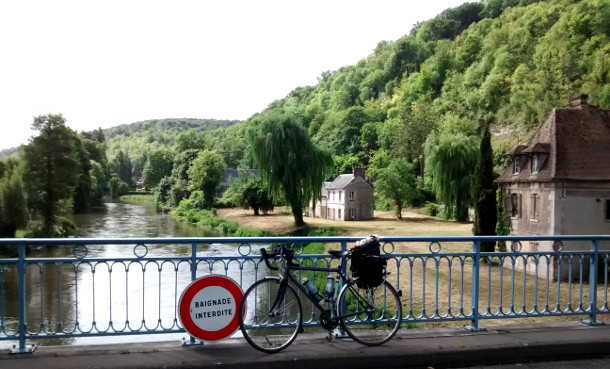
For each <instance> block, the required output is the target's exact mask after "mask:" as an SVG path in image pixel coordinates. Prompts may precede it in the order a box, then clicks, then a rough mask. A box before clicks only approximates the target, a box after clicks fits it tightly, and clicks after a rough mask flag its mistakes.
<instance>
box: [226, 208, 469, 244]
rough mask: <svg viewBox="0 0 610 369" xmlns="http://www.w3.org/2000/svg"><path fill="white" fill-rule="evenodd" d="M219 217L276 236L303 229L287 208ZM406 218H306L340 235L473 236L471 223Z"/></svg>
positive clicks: (388, 214) (378, 214) (410, 214)
mask: <svg viewBox="0 0 610 369" xmlns="http://www.w3.org/2000/svg"><path fill="white" fill-rule="evenodd" d="M217 217H219V218H222V219H228V220H232V221H235V222H237V223H238V224H239V225H240V226H243V227H249V228H256V229H261V230H266V231H269V232H272V233H274V234H295V233H297V232H298V231H299V230H300V228H299V227H295V225H294V218H293V216H292V214H290V213H289V212H287V211H285V210H284V208H276V209H275V211H274V212H273V213H269V214H266V215H258V216H254V215H253V213H252V211H251V210H244V209H237V208H229V209H218V210H217ZM402 217H403V219H402V220H400V219H396V217H395V216H394V212H393V211H375V216H374V219H373V220H366V221H339V220H329V219H322V218H311V217H305V218H304V220H305V223H306V226H307V227H310V228H327V229H328V228H331V229H334V230H335V231H336V232H337V235H340V236H354V237H360V236H363V237H364V236H369V235H371V234H379V235H382V236H471V235H472V223H470V222H456V221H447V220H442V219H438V218H434V217H431V216H428V215H425V214H422V213H420V212H419V209H407V210H405V211H403V213H402Z"/></svg>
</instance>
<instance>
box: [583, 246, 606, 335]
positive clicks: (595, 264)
mask: <svg viewBox="0 0 610 369" xmlns="http://www.w3.org/2000/svg"><path fill="white" fill-rule="evenodd" d="M591 251H592V254H591V257H590V258H589V319H585V320H582V322H583V323H585V324H588V325H602V324H604V323H601V322H598V321H597V279H598V273H599V270H598V268H599V241H598V240H597V239H593V240H591Z"/></svg>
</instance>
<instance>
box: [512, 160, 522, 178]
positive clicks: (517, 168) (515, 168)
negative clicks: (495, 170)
mask: <svg viewBox="0 0 610 369" xmlns="http://www.w3.org/2000/svg"><path fill="white" fill-rule="evenodd" d="M519 172H521V159H520V158H519V157H518V156H517V157H515V160H513V174H519Z"/></svg>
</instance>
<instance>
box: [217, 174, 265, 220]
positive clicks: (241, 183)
mask: <svg viewBox="0 0 610 369" xmlns="http://www.w3.org/2000/svg"><path fill="white" fill-rule="evenodd" d="M223 201H226V202H227V203H229V204H231V205H233V206H239V207H243V208H244V209H247V208H251V209H252V210H253V211H254V215H259V214H260V211H262V212H263V213H265V214H266V213H268V212H270V211H272V210H273V201H272V199H271V196H270V195H269V191H267V188H266V187H265V186H264V185H263V182H262V180H261V179H260V178H259V177H257V176H256V175H254V174H253V173H252V172H251V171H249V170H247V169H242V168H240V169H239V171H238V177H237V178H236V179H235V180H233V181H232V182H231V185H230V186H229V188H228V189H227V191H226V192H225V193H224V195H223Z"/></svg>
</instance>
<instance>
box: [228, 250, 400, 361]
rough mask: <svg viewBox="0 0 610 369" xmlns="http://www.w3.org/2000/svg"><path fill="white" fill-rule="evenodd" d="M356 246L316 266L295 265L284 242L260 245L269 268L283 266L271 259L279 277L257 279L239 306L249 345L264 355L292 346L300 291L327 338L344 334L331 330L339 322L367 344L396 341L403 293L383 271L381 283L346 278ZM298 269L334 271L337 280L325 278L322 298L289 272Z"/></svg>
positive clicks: (298, 319) (334, 253)
mask: <svg viewBox="0 0 610 369" xmlns="http://www.w3.org/2000/svg"><path fill="white" fill-rule="evenodd" d="M352 250H353V249H350V250H346V251H329V252H328V253H329V254H330V256H331V257H332V258H336V259H339V265H338V267H337V268H330V267H329V268H318V267H309V266H301V265H299V264H297V263H295V262H294V261H293V259H294V251H293V250H292V249H291V248H290V247H287V246H285V245H279V247H278V248H277V249H275V250H274V251H273V253H271V254H269V253H268V252H267V250H266V249H264V248H263V249H261V259H262V260H264V262H265V264H266V265H267V267H268V268H269V269H270V270H279V268H278V267H276V266H273V265H272V264H271V263H270V260H271V259H275V258H276V257H279V259H280V265H282V266H283V268H284V270H283V272H282V271H280V272H279V273H278V274H279V275H278V276H268V277H265V278H264V279H261V280H259V281H257V282H255V283H254V284H253V285H252V286H250V287H249V288H248V289H247V290H246V292H245V293H244V296H243V299H242V301H241V304H240V306H239V325H240V329H241V331H242V333H243V335H244V337H245V338H246V340H247V341H248V343H249V344H250V345H251V346H252V347H254V348H255V349H257V350H259V351H262V352H266V353H275V352H279V351H281V350H283V349H285V348H286V347H288V346H290V344H292V342H294V340H295V339H296V337H297V335H298V334H299V333H301V332H303V308H302V306H301V299H300V296H301V295H304V296H306V297H307V298H308V299H309V300H310V301H311V302H312V303H313V306H315V308H316V309H317V310H318V311H319V312H320V325H321V326H322V327H323V328H325V329H326V330H328V336H327V337H326V338H327V339H328V340H329V341H330V340H332V339H333V338H340V337H341V336H343V335H342V334H338V333H336V331H335V333H334V334H333V331H334V330H335V328H337V327H338V326H340V327H341V328H342V329H343V331H344V332H345V333H347V335H348V336H349V337H350V338H351V339H353V340H354V341H356V342H358V343H361V344H364V345H368V346H378V345H381V344H384V343H386V342H388V341H389V340H390V339H392V337H394V335H395V334H396V332H397V331H398V329H399V328H400V324H401V318H402V306H401V303H400V295H401V291H400V290H399V291H396V289H395V288H394V287H393V286H392V284H391V283H389V282H388V281H386V278H385V276H386V273H385V270H384V271H383V280H382V281H381V284H379V286H377V287H368V286H365V285H362V281H360V283H358V281H359V280H360V279H361V277H362V276H360V277H354V276H353V275H352V276H351V277H350V278H348V276H347V273H346V269H347V268H345V267H344V266H346V260H347V259H348V258H350V257H351V253H352ZM282 260H283V261H282ZM383 265H384V266H385V261H384V264H383ZM297 270H309V271H313V272H327V273H336V276H337V278H334V277H333V276H332V275H329V276H328V277H327V283H326V288H325V291H324V295H325V296H324V297H323V298H322V296H321V294H320V293H319V292H318V291H317V289H316V288H315V286H313V285H312V284H310V283H311V282H310V281H308V280H307V279H304V280H303V281H304V282H305V283H299V281H298V279H297V278H296V277H295V276H294V275H293V274H292V273H291V272H292V271H297ZM340 283H341V284H342V285H343V286H342V287H341V288H340V290H339V289H338V288H337V286H338V285H339V284H340ZM359 284H360V285H361V286H359ZM311 287H313V290H311ZM322 302H324V303H325V306H323V305H322Z"/></svg>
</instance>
